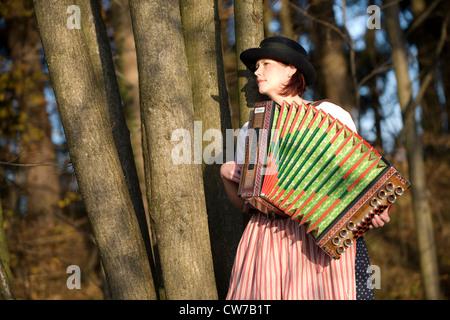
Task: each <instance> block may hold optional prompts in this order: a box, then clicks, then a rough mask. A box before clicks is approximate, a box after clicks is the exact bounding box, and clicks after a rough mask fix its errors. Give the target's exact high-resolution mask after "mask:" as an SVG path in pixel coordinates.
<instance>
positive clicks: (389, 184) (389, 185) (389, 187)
mask: <svg viewBox="0 0 450 320" xmlns="http://www.w3.org/2000/svg"><path fill="white" fill-rule="evenodd" d="M386 190H387V191H389V192H391V191H392V190H394V184H393V183H392V182H388V183H387V184H386Z"/></svg>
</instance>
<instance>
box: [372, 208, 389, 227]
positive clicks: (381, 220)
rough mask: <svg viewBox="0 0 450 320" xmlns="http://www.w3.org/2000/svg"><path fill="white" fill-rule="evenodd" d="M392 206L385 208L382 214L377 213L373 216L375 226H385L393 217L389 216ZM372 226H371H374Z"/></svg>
mask: <svg viewBox="0 0 450 320" xmlns="http://www.w3.org/2000/svg"><path fill="white" fill-rule="evenodd" d="M390 209H391V207H390V206H389V207H387V208H386V210H384V211H383V212H382V213H381V214H380V215H377V214H376V215H375V217H373V218H372V226H373V228H379V227H382V226H384V225H385V224H386V223H388V222H389V221H391V218H389V210H390ZM372 226H371V228H372Z"/></svg>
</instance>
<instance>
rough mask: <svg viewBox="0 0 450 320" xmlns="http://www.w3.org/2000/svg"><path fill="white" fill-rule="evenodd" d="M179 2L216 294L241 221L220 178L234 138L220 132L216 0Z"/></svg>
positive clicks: (226, 113)
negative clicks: (198, 133) (199, 145)
mask: <svg viewBox="0 0 450 320" xmlns="http://www.w3.org/2000/svg"><path fill="white" fill-rule="evenodd" d="M181 7H182V11H181V13H182V22H183V30H184V38H185V42H186V43H187V44H188V45H187V46H186V55H187V59H188V65H189V73H190V77H191V79H192V93H193V101H194V115H195V120H196V121H201V122H200V124H201V130H202V132H201V137H204V139H203V147H202V154H203V152H205V153H204V154H203V161H202V169H203V170H202V171H203V183H204V187H205V196H206V205H207V211H208V219H209V226H210V230H211V234H210V237H211V246H212V254H213V261H214V271H215V276H216V283H217V289H218V293H219V298H220V299H222V298H225V296H226V294H227V292H228V284H229V280H230V276H231V268H232V266H233V262H234V257H235V254H236V249H237V245H238V243H239V240H240V238H241V235H242V230H243V221H242V215H241V213H240V212H239V211H238V210H237V209H236V208H235V207H234V206H233V205H232V204H231V202H230V201H229V199H228V197H227V194H226V192H225V189H224V187H223V183H222V181H221V178H220V165H221V163H223V161H224V160H225V161H227V160H232V159H234V148H233V147H232V145H227V143H230V142H234V136H233V135H227V132H226V130H227V129H231V128H232V127H231V118H230V106H229V102H228V93H227V89H226V83H225V74H224V68H223V59H222V42H221V36H220V22H219V20H218V11H217V0H213V1H212V0H201V1H195V4H194V2H193V1H189V0H182V1H181ZM198 30H202V32H198ZM211 130H214V132H212V131H211ZM205 132H206V135H205ZM208 132H209V133H213V136H212V137H210V136H208ZM199 137H200V136H199ZM211 147H214V150H211ZM205 148H207V149H205Z"/></svg>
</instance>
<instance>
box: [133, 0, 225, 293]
mask: <svg viewBox="0 0 450 320" xmlns="http://www.w3.org/2000/svg"><path fill="white" fill-rule="evenodd" d="M129 4H130V11H131V19H132V23H133V32H134V36H135V43H136V52H137V57H138V70H139V89H140V104H141V115H142V121H143V124H144V132H145V141H146V146H145V148H146V149H147V152H148V157H147V158H145V159H144V162H148V164H146V165H145V167H146V170H147V172H146V185H147V189H149V190H150V199H148V201H149V213H150V219H151V224H152V226H154V228H155V233H156V236H157V243H158V250H159V253H160V257H161V267H162V276H163V281H164V289H165V294H166V298H167V299H216V298H217V290H216V285H215V279H214V270H213V262H212V255H211V247H210V238H209V230H208V221H207V213H206V203H205V192H204V188H203V181H202V172H201V165H200V164H195V163H194V161H193V160H194V159H193V156H192V150H193V149H194V148H191V147H193V143H192V138H194V107H193V99H192V91H191V90H192V86H191V80H190V76H189V72H188V66H187V60H186V52H185V44H184V38H183V29H182V24H181V13H180V4H179V1H175V0H170V1H165V2H164V3H162V2H160V1H156V0H150V1H143V0H131V1H130V2H129ZM180 132H181V133H182V134H184V135H183V136H181V142H180V140H179V139H180V137H176V136H175V135H174V133H180ZM194 140H195V138H194ZM180 144H185V145H187V147H186V148H185V149H183V155H184V156H187V157H184V158H183V159H184V160H186V162H184V163H183V162H182V163H179V164H177V163H178V160H180V159H179V158H180V157H181V156H180V154H178V153H176V152H174V150H177V147H178V146H179V145H180ZM194 157H195V155H194Z"/></svg>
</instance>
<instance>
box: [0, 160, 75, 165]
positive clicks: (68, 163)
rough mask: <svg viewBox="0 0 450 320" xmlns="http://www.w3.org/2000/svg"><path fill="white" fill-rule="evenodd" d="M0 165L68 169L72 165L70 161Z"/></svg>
mask: <svg viewBox="0 0 450 320" xmlns="http://www.w3.org/2000/svg"><path fill="white" fill-rule="evenodd" d="M0 165H3V166H14V167H61V166H63V167H69V166H71V165H72V162H71V161H70V160H68V161H66V162H64V163H14V162H5V161H0Z"/></svg>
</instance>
